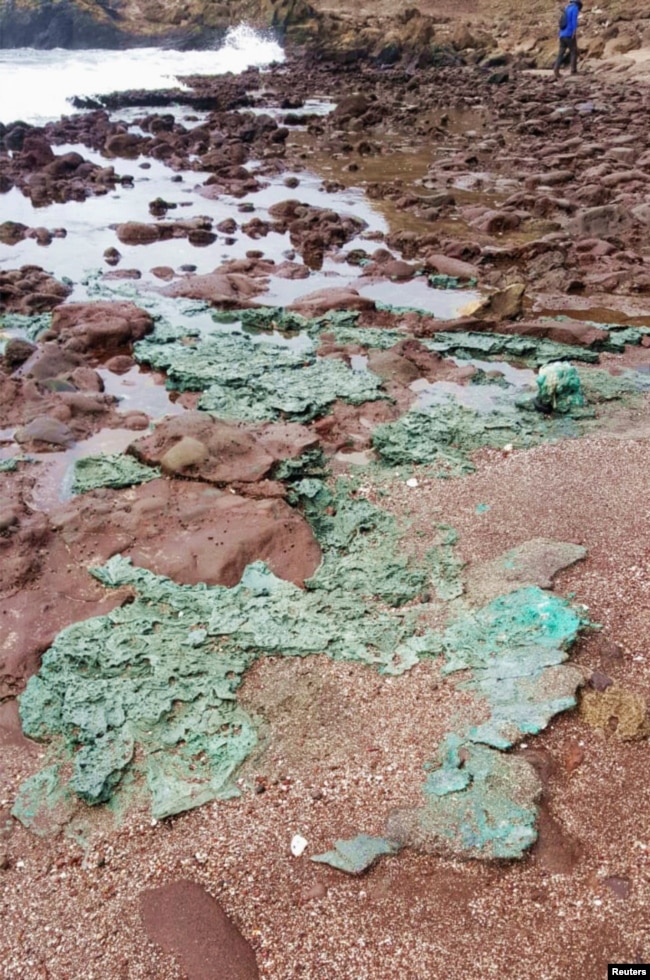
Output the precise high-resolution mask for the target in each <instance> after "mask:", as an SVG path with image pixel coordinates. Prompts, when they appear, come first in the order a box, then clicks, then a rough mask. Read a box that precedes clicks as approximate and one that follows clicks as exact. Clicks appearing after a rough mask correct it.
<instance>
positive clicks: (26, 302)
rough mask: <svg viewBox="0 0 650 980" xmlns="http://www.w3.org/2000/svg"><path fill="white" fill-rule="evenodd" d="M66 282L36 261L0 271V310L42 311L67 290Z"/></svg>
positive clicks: (26, 312) (60, 301) (67, 292)
mask: <svg viewBox="0 0 650 980" xmlns="http://www.w3.org/2000/svg"><path fill="white" fill-rule="evenodd" d="M70 291H71V286H67V285H65V284H64V283H62V282H59V281H58V279H55V278H54V277H53V276H50V275H48V273H47V272H44V271H43V269H41V268H39V266H36V265H24V266H22V267H21V268H20V269H9V270H7V271H6V272H0V313H24V314H27V315H31V314H33V313H45V312H48V311H49V310H53V309H54V308H55V306H58V305H59V303H62V302H63V300H64V299H65V298H66V297H67V296H68V295H69V294H70Z"/></svg>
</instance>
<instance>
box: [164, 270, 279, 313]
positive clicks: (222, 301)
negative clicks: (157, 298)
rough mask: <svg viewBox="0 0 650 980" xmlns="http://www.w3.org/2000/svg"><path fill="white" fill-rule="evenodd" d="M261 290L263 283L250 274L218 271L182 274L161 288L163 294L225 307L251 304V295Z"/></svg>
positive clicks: (262, 289)
mask: <svg viewBox="0 0 650 980" xmlns="http://www.w3.org/2000/svg"><path fill="white" fill-rule="evenodd" d="M263 292H264V285H263V284H262V283H261V282H260V281H256V280H254V279H252V278H251V277H250V276H246V275H241V274H238V273H223V272H218V271H217V272H209V273H207V275H204V276H195V275H189V276H184V277H183V278H182V279H179V280H178V281H177V282H174V283H172V284H171V285H170V286H166V287H165V288H164V289H163V290H162V293H163V295H164V296H184V297H186V298H187V299H200V300H204V301H205V302H207V303H213V304H214V305H215V306H221V307H225V308H227V309H237V308H241V307H246V306H251V305H252V303H251V301H252V299H253V297H254V296H258V295H259V294H260V293H263Z"/></svg>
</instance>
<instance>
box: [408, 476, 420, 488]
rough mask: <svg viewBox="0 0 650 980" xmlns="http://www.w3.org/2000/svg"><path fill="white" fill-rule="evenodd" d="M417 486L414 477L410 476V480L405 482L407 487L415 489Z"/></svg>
mask: <svg viewBox="0 0 650 980" xmlns="http://www.w3.org/2000/svg"><path fill="white" fill-rule="evenodd" d="M417 485H418V481H417V480H416V479H415V477H414V476H412V477H411V479H410V480H407V481H406V486H407V487H417Z"/></svg>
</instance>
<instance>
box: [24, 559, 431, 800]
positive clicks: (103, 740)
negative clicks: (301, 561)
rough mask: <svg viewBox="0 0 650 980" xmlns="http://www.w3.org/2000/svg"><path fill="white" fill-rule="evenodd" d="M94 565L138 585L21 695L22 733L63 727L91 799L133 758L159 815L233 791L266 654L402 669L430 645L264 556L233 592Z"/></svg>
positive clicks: (398, 621)
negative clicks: (255, 671)
mask: <svg viewBox="0 0 650 980" xmlns="http://www.w3.org/2000/svg"><path fill="white" fill-rule="evenodd" d="M93 574H94V575H95V577H96V578H98V579H99V580H100V581H101V582H103V583H104V584H105V585H107V586H109V587H118V586H126V585H130V586H132V587H133V588H134V589H135V591H136V598H135V600H134V601H133V602H132V603H130V604H128V605H125V606H122V607H121V608H119V609H116V610H114V611H113V612H111V613H109V614H108V615H107V616H100V617H96V618H94V619H89V620H86V621H84V622H81V623H76V624H75V625H73V626H71V627H68V628H67V629H65V630H63V631H62V632H61V633H60V634H59V635H58V636H57V638H56V639H55V641H54V644H53V645H52V647H51V648H50V649H49V650H48V652H47V653H46V654H45V656H44V657H43V661H42V665H41V669H40V671H39V673H38V674H37V675H36V676H35V677H32V678H31V679H30V681H29V683H28V685H27V688H26V690H25V693H24V694H23V695H22V697H21V699H20V712H21V719H22V724H23V730H24V732H25V734H26V735H28V737H31V738H36V739H39V740H50V739H52V737H53V736H61V738H62V741H63V744H64V746H65V748H66V749H67V752H68V753H69V754H70V756H71V759H72V762H73V776H72V780H71V787H72V789H73V790H74V792H75V793H76V794H77V795H78V796H79V797H80V798H81V799H82V800H84V801H85V802H87V803H91V804H94V803H101V802H105V801H107V800H108V799H109V798H110V797H111V796H112V795H113V794H114V793H115V792H116V789H117V788H118V786H119V783H120V780H121V778H122V776H123V774H124V772H125V771H126V770H127V769H129V768H130V767H135V768H137V769H139V770H140V769H141V770H143V771H144V773H145V775H146V780H147V785H148V788H149V791H150V793H151V797H152V812H153V815H154V816H155V817H157V818H159V817H164V816H169V815H171V814H173V813H179V812H181V811H182V810H186V809H189V808H191V807H194V806H198V805H199V804H201V803H204V802H206V801H207V800H210V799H215V798H222V797H224V796H229V795H232V794H233V793H234V792H235V789H234V787H233V786H232V782H231V777H232V774H233V773H234V772H235V770H236V769H237V768H238V766H239V765H240V764H241V763H242V762H243V760H244V759H245V758H246V756H247V755H248V753H249V752H250V750H251V748H252V747H253V745H254V744H255V742H256V735H255V730H254V727H253V724H252V722H251V719H250V718H249V717H248V716H247V715H246V713H245V712H244V711H242V710H241V709H240V708H239V707H238V705H237V702H236V690H237V688H238V687H239V684H240V683H241V679H242V675H243V673H244V672H245V670H246V669H247V668H248V667H249V666H250V665H251V664H252V663H253V662H254V660H255V659H257V658H258V657H259V656H263V655H264V654H272V655H276V656H306V655H308V654H316V653H325V654H327V655H328V656H331V657H333V658H334V659H339V660H351V661H358V662H362V663H366V664H369V665H373V666H376V667H377V668H379V670H380V672H382V673H388V674H399V673H402V672H403V671H404V670H406V669H408V668H409V667H410V666H412V665H413V664H414V663H416V662H417V660H418V659H419V657H420V656H421V655H422V654H424V653H429V654H431V653H432V652H433V650H432V646H431V644H430V643H429V642H428V641H427V638H426V637H417V636H414V635H413V632H414V630H413V622H412V618H411V617H409V616H408V615H400V614H398V613H391V612H386V611H382V610H380V609H378V608H376V606H375V607H371V606H369V605H366V604H364V603H363V602H361V601H360V598H359V595H358V594H355V595H351V594H349V593H346V592H343V591H342V590H336V591H332V592H326V591H324V590H318V591H311V592H304V591H303V590H301V589H299V588H298V587H297V586H295V585H293V584H292V583H290V582H285V581H284V580H282V579H278V578H276V577H275V576H274V575H273V574H272V573H271V572H270V571H269V569H268V568H267V567H266V566H265V565H264V564H263V563H261V562H256V563H255V564H253V565H250V566H248V568H247V569H246V571H245V572H244V575H243V577H242V580H241V582H240V583H239V585H237V586H235V587H234V588H232V589H229V588H226V587H223V586H212V587H206V586H202V585H199V586H180V585H177V584H175V583H174V582H172V581H171V580H170V579H166V578H163V577H160V576H156V575H154V574H153V573H151V572H149V571H147V570H145V569H138V568H133V567H132V566H131V564H130V562H129V561H127V560H126V559H124V558H122V557H121V556H115V557H114V558H112V559H111V560H110V561H109V562H108V563H107V564H106V565H105V566H103V567H102V568H100V569H95V570H94V572H93ZM136 746H137V747H138V749H139V755H141V756H142V760H143V761H142V762H135V761H134V752H135V751H136ZM31 791H32V787H31V784H30V783H28V784H26V786H25V787H24V789H23V792H31ZM24 812H25V807H24V806H23V804H22V803H21V802H20V801H19V802H18V804H17V809H16V815H17V816H21V814H22V815H24Z"/></svg>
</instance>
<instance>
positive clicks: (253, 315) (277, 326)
mask: <svg viewBox="0 0 650 980" xmlns="http://www.w3.org/2000/svg"><path fill="white" fill-rule="evenodd" d="M237 318H238V319H239V320H240V321H241V325H242V327H243V328H244V330H250V331H258V330H279V331H280V332H281V333H297V332H299V331H301V330H305V329H306V327H307V326H308V322H309V321H308V320H306V319H305V317H303V316H300V314H299V313H290V312H289V311H288V310H285V309H284V307H282V306H259V307H254V308H252V309H249V310H240V311H239V312H238V313H237Z"/></svg>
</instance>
